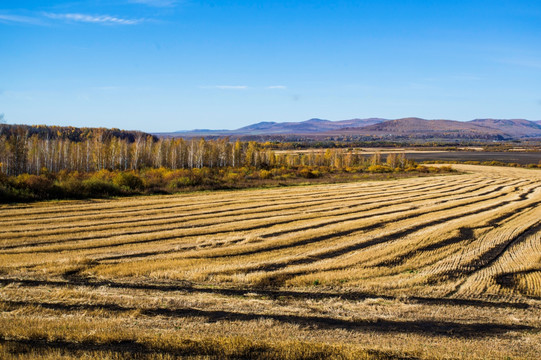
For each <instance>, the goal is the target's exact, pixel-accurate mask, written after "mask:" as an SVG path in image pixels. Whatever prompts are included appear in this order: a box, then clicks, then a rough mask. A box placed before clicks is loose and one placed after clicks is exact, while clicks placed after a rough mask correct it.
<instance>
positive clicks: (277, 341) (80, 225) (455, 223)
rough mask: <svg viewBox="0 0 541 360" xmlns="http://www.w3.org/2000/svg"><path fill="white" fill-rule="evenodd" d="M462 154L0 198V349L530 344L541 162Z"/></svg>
mask: <svg viewBox="0 0 541 360" xmlns="http://www.w3.org/2000/svg"><path fill="white" fill-rule="evenodd" d="M455 166H456V168H457V169H458V170H460V171H461V173H460V174H458V173H457V174H454V175H448V176H444V177H441V176H440V177H438V176H434V177H423V178H406V179H400V180H396V181H394V182H389V181H385V182H381V181H380V182H366V181H363V182H349V183H341V184H319V185H312V186H304V187H303V186H299V187H286V188H267V189H252V190H236V191H220V192H201V193H186V194H175V195H158V196H147V197H144V196H140V197H127V198H119V199H100V200H92V201H88V200H86V201H83V200H81V201H63V202H49V203H33V204H12V205H3V206H1V207H0V249H1V251H0V357H2V358H14V359H15V358H25V357H31V358H44V359H45V358H57V357H62V358H79V357H82V356H86V357H90V358H115V359H123V358H126V359H127V358H155V359H169V358H171V359H173V358H179V357H186V358H215V359H222V358H269V359H270V358H276V359H324V358H325V359H326V358H336V359H349V358H351V359H353V358H360V359H362V358H366V359H432V358H438V359H455V358H463V359H470V358H478V359H492V358H493V359H503V358H506V357H509V358H513V359H515V358H518V359H520V358H523V359H535V358H536V356H537V355H538V354H539V353H541V345H540V344H541V315H540V314H541V290H540V289H541V280H540V279H541V275H540V274H541V258H540V257H539V251H540V249H541V224H540V223H539V208H540V206H541V172H539V171H537V170H534V169H520V168H499V167H490V168H488V167H481V166H473V165H455ZM316 344H317V345H316Z"/></svg>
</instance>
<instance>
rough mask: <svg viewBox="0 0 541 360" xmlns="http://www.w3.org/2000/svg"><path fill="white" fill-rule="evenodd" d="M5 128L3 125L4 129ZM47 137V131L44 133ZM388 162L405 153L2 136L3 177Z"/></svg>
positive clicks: (18, 130) (19, 132) (140, 138)
mask: <svg viewBox="0 0 541 360" xmlns="http://www.w3.org/2000/svg"><path fill="white" fill-rule="evenodd" d="M4 126H5V125H4ZM45 133H46V134H47V132H45ZM384 162H385V163H386V164H387V165H388V166H389V167H390V168H393V169H394V168H404V167H406V166H407V161H406V158H405V156H404V154H390V155H388V156H387V157H386V159H385V161H382V158H381V156H380V155H379V154H375V155H373V156H371V157H367V156H365V155H364V154H362V153H359V152H356V151H353V150H344V149H327V150H326V151H324V152H322V151H318V152H314V151H312V152H307V153H302V154H296V153H288V152H283V153H276V152H274V151H272V150H271V149H269V148H268V147H267V146H265V144H260V143H257V142H255V141H250V142H241V141H239V140H237V141H236V142H231V141H229V139H227V138H222V139H216V140H205V139H203V138H201V139H190V140H184V139H179V138H170V139H157V138H155V137H153V136H151V135H148V134H143V133H137V134H135V136H134V137H133V139H132V138H130V137H124V138H122V137H117V136H114V135H113V134H112V133H111V132H106V131H103V129H95V130H94V131H92V132H91V133H90V134H89V135H88V136H85V138H84V139H80V140H78V141H74V140H70V139H69V138H67V137H64V136H56V137H54V138H51V137H50V136H48V135H47V136H45V137H44V136H40V135H39V134H36V133H33V134H31V132H30V131H29V130H28V127H25V126H20V127H17V126H12V127H11V129H10V131H9V133H4V134H3V135H0V172H1V173H4V174H6V175H19V174H23V173H28V174H39V173H40V172H42V171H43V170H44V169H45V170H47V171H48V172H58V171H60V170H67V171H79V172H94V171H100V170H122V171H126V170H140V169H144V168H160V167H165V168H169V169H194V168H205V167H208V168H222V167H242V166H247V167H254V168H258V169H268V168H274V167H295V166H328V167H334V168H345V167H368V166H371V165H380V164H383V163H384Z"/></svg>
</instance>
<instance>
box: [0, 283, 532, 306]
mask: <svg viewBox="0 0 541 360" xmlns="http://www.w3.org/2000/svg"><path fill="white" fill-rule="evenodd" d="M66 278H67V280H66V281H62V280H37V279H6V278H4V279H2V278H0V285H9V284H19V285H22V286H29V287H37V286H50V287H74V286H87V287H93V288H98V287H102V286H105V287H110V288H117V289H132V290H150V291H164V292H175V291H179V292H183V293H205V294H217V295H224V296H240V297H245V296H246V295H247V294H248V293H255V296H256V297H260V298H267V299H272V300H288V299H293V300H307V299H311V300H319V299H328V298H340V299H342V300H353V301H359V300H366V299H374V298H379V299H383V300H389V301H395V300H399V301H402V302H406V303H418V304H424V305H437V306H473V307H490V308H515V309H527V308H529V307H530V305H529V304H527V303H521V302H492V301H486V300H478V299H457V298H430V297H419V296H411V297H407V298H404V299H402V298H400V299H399V298H397V297H394V296H386V295H378V294H370V293H364V292H359V291H348V292H323V291H321V292H315V291H314V292H312V291H290V290H280V289H272V288H255V287H253V288H249V287H247V288H209V287H193V286H192V285H191V284H189V283H188V282H177V283H176V284H174V283H161V284H160V283H154V284H148V283H130V282H115V281H110V280H96V281H94V280H91V279H88V278H84V277H81V276H69V275H68V276H67V277H66Z"/></svg>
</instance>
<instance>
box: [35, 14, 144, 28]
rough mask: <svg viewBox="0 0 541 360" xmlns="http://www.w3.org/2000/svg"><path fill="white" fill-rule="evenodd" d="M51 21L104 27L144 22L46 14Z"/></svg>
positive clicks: (114, 18)
mask: <svg viewBox="0 0 541 360" xmlns="http://www.w3.org/2000/svg"><path fill="white" fill-rule="evenodd" d="M44 15H45V16H46V17H48V18H49V19H55V20H66V21H76V22H83V23H94V24H104V25H135V24H139V23H140V22H142V21H143V20H142V19H124V18H119V17H116V16H110V15H88V14H76V13H75V14H56V13H45V14H44Z"/></svg>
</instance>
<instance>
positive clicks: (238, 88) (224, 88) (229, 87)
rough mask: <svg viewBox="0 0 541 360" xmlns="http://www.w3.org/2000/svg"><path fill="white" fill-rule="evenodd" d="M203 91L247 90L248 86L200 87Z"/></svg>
mask: <svg viewBox="0 0 541 360" xmlns="http://www.w3.org/2000/svg"><path fill="white" fill-rule="evenodd" d="M200 88H201V89H220V90H246V89H248V86H246V85H212V86H200Z"/></svg>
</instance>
